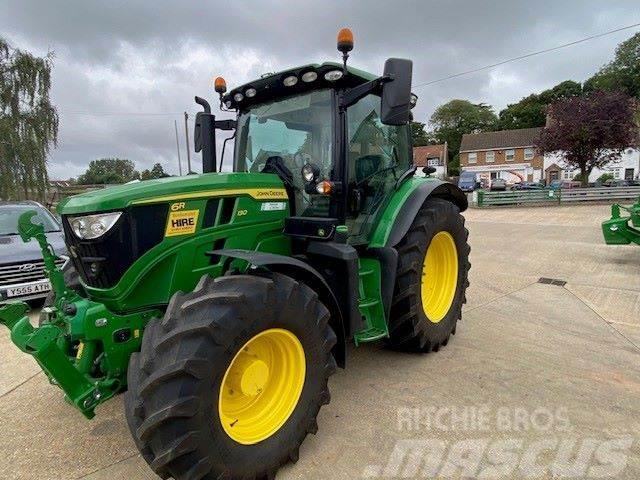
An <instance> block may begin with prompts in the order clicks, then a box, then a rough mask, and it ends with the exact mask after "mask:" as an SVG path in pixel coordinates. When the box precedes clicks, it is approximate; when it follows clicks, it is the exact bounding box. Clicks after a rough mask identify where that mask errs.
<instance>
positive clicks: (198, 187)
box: [58, 173, 287, 215]
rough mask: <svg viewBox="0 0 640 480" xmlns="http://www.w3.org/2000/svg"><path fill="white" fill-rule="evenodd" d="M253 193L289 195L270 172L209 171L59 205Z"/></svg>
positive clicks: (64, 208)
mask: <svg viewBox="0 0 640 480" xmlns="http://www.w3.org/2000/svg"><path fill="white" fill-rule="evenodd" d="M242 194H246V195H250V196H251V197H253V198H256V199H261V198H263V199H265V200H272V199H282V200H286V199H287V193H286V191H285V189H284V184H283V183H282V181H281V180H280V178H279V177H278V176H277V175H273V174H268V173H207V174H202V175H189V176H185V177H169V178H161V179H157V180H145V181H142V182H135V183H128V184H125V185H118V186H114V187H107V188H105V189H104V190H94V191H91V192H87V193H83V194H81V195H76V196H73V197H69V198H67V199H65V200H64V201H62V202H61V203H60V205H58V213H60V214H61V215H78V214H85V213H93V212H102V211H109V210H122V209H124V208H126V207H129V206H131V205H141V204H151V203H161V202H168V201H173V200H182V199H188V198H191V199H195V198H202V197H209V196H218V195H219V196H225V195H242Z"/></svg>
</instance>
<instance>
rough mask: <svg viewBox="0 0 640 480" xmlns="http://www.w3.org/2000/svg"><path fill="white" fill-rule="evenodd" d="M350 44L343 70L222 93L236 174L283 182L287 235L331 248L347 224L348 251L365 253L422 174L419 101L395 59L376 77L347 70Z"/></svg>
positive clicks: (322, 67)
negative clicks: (416, 145) (397, 200)
mask: <svg viewBox="0 0 640 480" xmlns="http://www.w3.org/2000/svg"><path fill="white" fill-rule="evenodd" d="M349 45H351V47H352V46H353V42H352V40H351V43H350V44H349V43H348V42H347V43H346V44H345V42H344V41H343V42H340V41H339V42H338V48H339V49H340V50H341V51H343V55H344V56H345V61H344V64H342V65H341V64H339V63H333V62H327V63H323V64H310V65H304V66H302V67H298V68H294V69H290V70H287V71H284V72H280V73H276V74H269V75H265V76H263V77H262V78H260V79H258V80H255V81H252V82H249V83H247V84H245V85H242V86H240V87H237V88H234V89H233V90H231V91H229V92H227V91H226V84H225V82H224V80H222V79H221V78H220V77H218V79H216V91H217V92H218V93H219V94H220V106H221V109H223V110H224V111H236V112H237V120H235V121H233V126H234V127H235V134H234V138H235V148H234V154H233V155H234V157H233V170H234V171H235V172H250V173H275V174H277V175H278V176H280V177H281V179H282V181H283V182H284V184H285V186H286V188H287V191H288V193H289V197H290V214H291V218H289V219H288V220H287V231H288V233H290V234H291V235H293V236H298V237H310V238H317V237H321V238H324V239H326V240H331V239H333V237H334V235H335V232H336V231H337V227H338V226H339V225H343V226H344V227H345V231H346V233H347V235H346V240H347V241H348V243H350V244H363V243H366V242H367V241H368V239H369V237H370V234H371V231H372V225H373V224H375V217H376V215H377V214H378V213H380V211H381V208H380V207H381V206H382V205H384V204H385V200H387V199H388V197H389V195H390V194H391V193H392V192H393V191H394V190H395V188H396V187H397V186H398V185H399V183H401V182H402V180H404V179H406V178H408V177H410V176H411V175H412V174H413V172H414V171H415V168H414V166H413V161H412V146H411V131H410V126H409V119H410V108H411V107H412V106H413V105H415V99H416V98H417V97H415V96H414V95H412V94H411V91H410V88H411V69H412V62H411V61H409V60H403V59H389V60H387V62H386V65H385V71H384V74H383V76H381V77H376V76H374V75H371V74H369V73H366V72H363V71H361V70H358V69H355V68H352V67H347V65H346V58H347V57H348V54H347V52H348V50H346V48H349ZM412 99H413V101H412ZM212 124H213V126H214V127H215V126H220V127H223V128H224V127H227V126H228V124H229V122H227V123H223V122H216V121H215V120H214V121H213V123H212ZM196 132H197V135H198V136H199V137H202V136H203V131H202V129H201V128H199V127H198V126H196ZM209 132H211V134H212V135H214V134H215V128H212V129H210V130H209ZM197 143H198V142H196V144H197ZM211 144H215V140H212V141H211ZM215 163H216V162H215V159H214V160H212V161H207V160H206V159H205V160H204V164H210V165H215ZM319 232H320V233H322V232H324V235H322V234H319Z"/></svg>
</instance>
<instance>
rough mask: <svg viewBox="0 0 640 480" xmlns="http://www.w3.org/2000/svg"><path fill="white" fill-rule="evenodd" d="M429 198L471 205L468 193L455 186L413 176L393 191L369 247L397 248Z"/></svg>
mask: <svg viewBox="0 0 640 480" xmlns="http://www.w3.org/2000/svg"><path fill="white" fill-rule="evenodd" d="M428 198H442V199H445V200H448V201H450V202H452V203H453V204H455V205H457V207H458V208H459V209H460V211H461V212H463V211H465V210H466V209H467V207H468V202H467V196H466V195H465V194H464V193H463V192H462V190H460V189H459V188H458V187H457V186H456V185H454V184H452V183H448V182H443V181H441V180H436V179H427V180H425V179H422V178H412V179H409V180H407V181H406V182H404V183H403V184H402V185H401V186H400V188H399V189H398V190H397V191H396V192H395V193H394V194H393V196H392V197H391V201H390V202H389V204H388V205H387V207H386V209H385V211H384V213H383V214H382V216H381V217H380V219H379V221H378V225H376V228H375V230H374V232H373V236H372V237H371V243H370V247H373V248H384V247H387V248H388V247H395V246H396V245H397V244H398V243H400V240H402V237H404V236H405V234H406V233H407V232H408V231H409V228H410V227H411V224H412V223H413V220H414V218H415V217H416V215H417V214H418V211H419V210H420V208H421V207H422V205H423V204H424V202H425V201H426V200H427V199H428Z"/></svg>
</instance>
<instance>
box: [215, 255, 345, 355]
mask: <svg viewBox="0 0 640 480" xmlns="http://www.w3.org/2000/svg"><path fill="white" fill-rule="evenodd" d="M207 255H219V256H221V257H226V258H228V259H239V260H244V261H246V262H248V263H249V264H250V265H254V266H256V267H262V268H265V269H267V270H269V271H271V272H277V273H282V274H284V275H288V276H289V277H291V278H294V279H296V280H298V281H301V282H303V283H305V284H306V285H307V286H309V287H310V288H312V289H313V290H314V291H315V292H316V293H317V294H318V297H319V298H320V301H321V302H322V303H323V304H324V305H325V306H326V307H327V308H328V309H329V312H330V314H331V319H330V320H329V324H330V325H331V328H333V331H334V332H335V334H336V336H337V337H338V341H337V343H336V345H335V347H333V353H334V357H335V359H336V362H337V364H338V365H339V366H340V367H342V368H344V367H345V364H346V336H345V325H344V316H343V314H342V310H341V309H340V305H339V303H338V301H337V300H336V297H335V295H334V294H333V291H332V290H331V288H330V287H329V285H328V284H327V282H326V281H325V279H324V278H323V277H322V275H321V274H320V273H319V272H318V271H317V270H315V269H314V268H313V267H311V266H310V265H308V264H307V263H305V262H303V261H302V260H298V259H297V258H292V257H287V256H284V255H277V254H274V253H264V252H257V251H254V250H241V249H222V250H213V251H211V252H207Z"/></svg>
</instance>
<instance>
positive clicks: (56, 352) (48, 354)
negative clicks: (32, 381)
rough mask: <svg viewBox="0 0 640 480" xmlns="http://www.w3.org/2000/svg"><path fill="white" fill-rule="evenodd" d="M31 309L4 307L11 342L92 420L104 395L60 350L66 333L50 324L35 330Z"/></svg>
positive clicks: (0, 312) (0, 314)
mask: <svg viewBox="0 0 640 480" xmlns="http://www.w3.org/2000/svg"><path fill="white" fill-rule="evenodd" d="M28 310H29V307H28V306H27V305H26V304H25V303H22V302H19V303H9V304H7V305H2V306H0V323H2V324H4V325H6V326H7V327H8V328H9V329H10V330H11V341H12V342H13V343H14V344H15V345H16V346H17V347H18V348H19V349H20V350H22V351H23V352H25V353H28V354H29V355H31V356H33V358H35V359H36V362H38V365H40V367H41V368H42V370H44V372H45V373H46V375H47V377H49V380H50V381H51V382H52V383H54V384H56V385H58V386H59V387H60V388H61V389H62V390H63V391H64V392H65V394H66V395H67V398H68V399H69V401H71V403H73V404H74V405H75V406H76V407H78V409H80V411H81V412H82V414H83V415H84V416H86V417H87V418H92V417H93V416H94V412H93V409H94V408H95V407H96V406H97V405H98V403H100V400H101V398H102V396H103V393H102V392H101V391H100V387H99V385H94V384H93V383H91V382H90V381H89V380H88V378H87V377H86V376H85V375H83V374H82V373H80V371H79V370H78V369H77V368H76V367H75V365H74V364H73V363H72V362H71V361H70V360H69V357H68V356H67V354H66V353H65V352H64V351H63V350H62V349H61V348H60V345H59V341H58V340H59V339H60V338H61V337H63V336H64V332H63V331H62V329H61V328H60V327H58V326H56V325H52V324H47V325H43V326H42V327H39V328H34V327H33V326H32V325H31V322H30V321H29V316H28V315H27V312H28Z"/></svg>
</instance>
